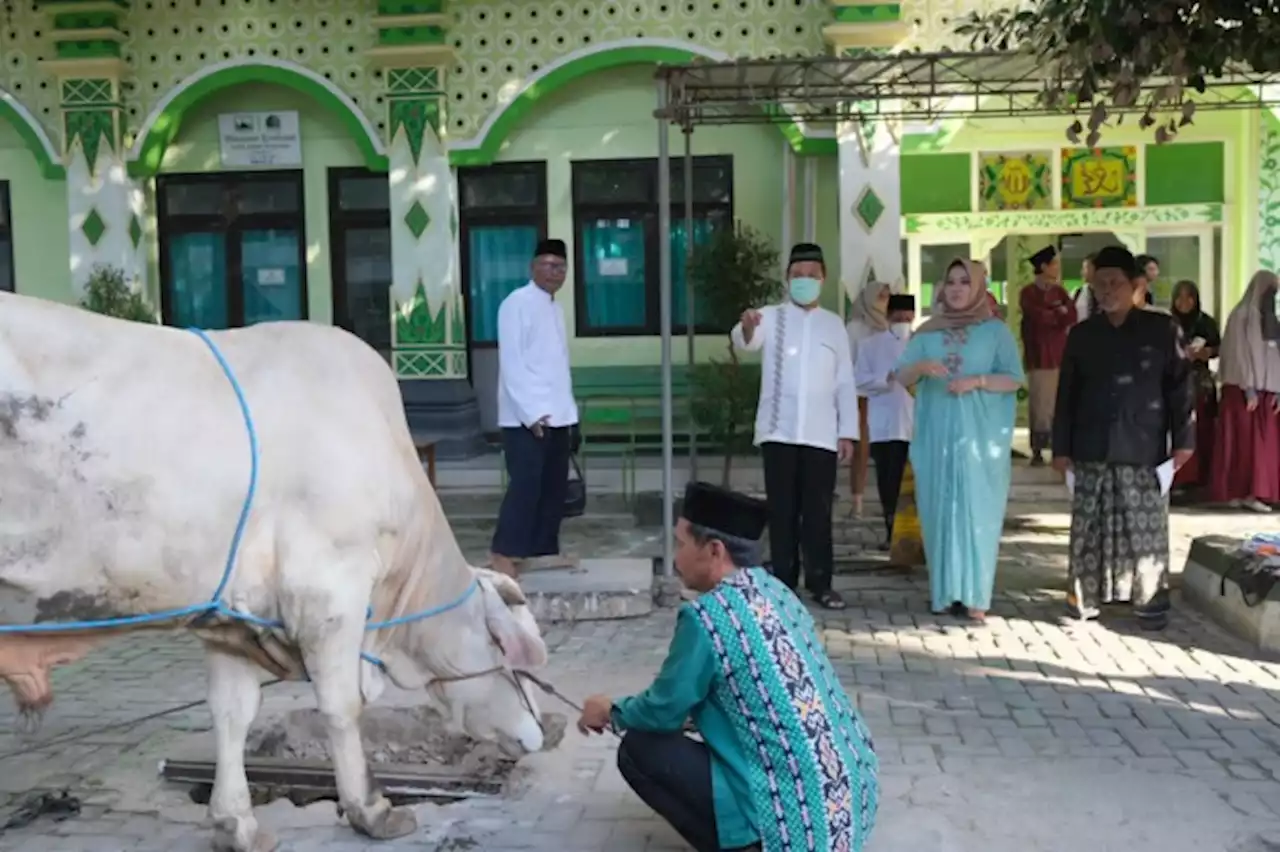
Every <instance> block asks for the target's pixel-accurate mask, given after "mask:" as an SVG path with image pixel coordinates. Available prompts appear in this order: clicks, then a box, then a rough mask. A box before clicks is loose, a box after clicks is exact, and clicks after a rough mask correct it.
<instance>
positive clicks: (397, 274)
mask: <svg viewBox="0 0 1280 852" xmlns="http://www.w3.org/2000/svg"><path fill="white" fill-rule="evenodd" d="M392 10H394V14H392V13H390V12H391V11H392ZM379 11H380V13H381V14H379V15H378V16H377V18H376V19H375V20H376V22H377V25H378V42H379V44H378V47H375V48H373V49H372V50H370V51H369V58H370V59H371V60H372V61H373V62H374V64H375V65H378V66H380V67H381V68H382V69H383V79H384V81H385V84H386V103H387V158H388V170H387V175H388V179H389V181H390V184H391V259H392V280H391V305H392V314H393V317H392V345H393V355H392V358H393V363H394V366H395V370H396V375H397V376H400V377H401V378H405V379H447V378H466V375H467V369H466V336H465V326H464V323H463V317H462V311H463V307H462V295H461V290H460V289H459V277H460V276H459V271H458V266H459V261H458V251H457V239H456V237H457V231H458V225H457V221H458V219H457V212H456V201H457V199H456V195H457V192H456V189H455V182H454V178H453V174H452V172H451V170H450V168H449V155H448V152H447V151H446V150H445V147H444V141H443V140H442V138H441V132H442V128H443V127H444V108H445V93H444V75H445V68H446V67H447V66H448V65H449V63H450V62H452V61H453V48H452V47H450V46H449V45H447V44H446V43H445V26H446V24H447V19H446V16H445V15H444V14H443V9H442V8H441V3H440V0H420V2H414V0H382V2H380V3H379Z"/></svg>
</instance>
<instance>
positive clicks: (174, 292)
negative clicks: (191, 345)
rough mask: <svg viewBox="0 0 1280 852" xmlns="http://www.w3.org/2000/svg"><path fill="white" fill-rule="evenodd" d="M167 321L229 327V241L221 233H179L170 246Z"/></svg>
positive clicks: (211, 326) (202, 326)
mask: <svg viewBox="0 0 1280 852" xmlns="http://www.w3.org/2000/svg"><path fill="white" fill-rule="evenodd" d="M167 256H168V260H169V275H168V276H167V285H168V293H169V298H168V300H167V303H166V312H167V313H168V314H169V316H168V317H167V318H166V322H169V323H170V324H171V325H176V326H181V327H182V328H191V327H195V328H227V327H228V325H230V320H229V318H228V315H227V304H228V299H227V241H226V237H225V236H223V235H222V234H219V233H212V232H203V231H196V232H192V233H187V234H175V235H174V236H173V238H172V240H171V241H170V243H169V245H168V252H167Z"/></svg>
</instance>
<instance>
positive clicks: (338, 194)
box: [329, 168, 391, 362]
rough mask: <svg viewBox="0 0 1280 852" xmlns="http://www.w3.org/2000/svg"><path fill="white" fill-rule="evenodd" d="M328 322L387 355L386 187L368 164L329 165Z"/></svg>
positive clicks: (388, 268) (388, 194) (388, 250)
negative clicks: (330, 296) (330, 294)
mask: <svg viewBox="0 0 1280 852" xmlns="http://www.w3.org/2000/svg"><path fill="white" fill-rule="evenodd" d="M329 257H330V269H332V270H333V324H334V325H336V326H338V327H339V328H344V329H346V330H347V331H349V332H351V333H352V334H354V335H355V336H356V337H358V338H360V339H361V340H363V341H364V342H365V343H367V344H369V345H370V346H371V347H373V348H374V349H376V350H378V352H380V353H382V357H384V358H386V359H387V361H388V362H389V361H390V360H391V187H390V184H389V183H388V182H387V176H386V175H385V174H377V173H375V172H371V171H369V170H368V169H346V168H344V169H330V170H329Z"/></svg>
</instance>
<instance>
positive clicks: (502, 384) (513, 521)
mask: <svg viewBox="0 0 1280 852" xmlns="http://www.w3.org/2000/svg"><path fill="white" fill-rule="evenodd" d="M567 271H568V264H567V261H566V253H565V246H564V241H563V240H543V241H542V242H540V243H538V247H537V249H536V250H535V252H534V258H533V266H532V274H533V278H532V280H530V282H529V283H528V284H526V285H525V286H523V287H521V288H520V289H518V290H515V291H514V292H512V293H511V295H509V296H507V298H505V299H503V300H502V306H501V307H499V308H498V425H499V426H500V427H501V428H502V448H503V452H504V453H505V455H506V464H507V477H508V483H507V493H506V496H505V497H503V500H502V508H501V509H500V510H499V511H498V526H497V529H496V530H494V533H493V544H492V546H491V548H490V549H491V551H492V553H491V555H490V564H491V565H492V566H493V568H494V569H495V570H498V571H502V572H503V573H504V574H508V575H510V576H512V577H514V576H516V575H517V574H518V566H517V562H518V561H519V562H523V561H524V560H527V559H539V560H540V561H542V562H543V563H546V566H547V567H550V566H551V565H553V564H554V565H568V564H571V560H568V559H566V558H565V557H563V556H562V555H561V554H560V521H561V520H562V519H563V517H564V503H565V496H566V493H567V490H568V484H569V454H570V453H571V452H572V451H573V450H574V449H576V447H574V444H575V443H576V442H577V433H578V404H577V402H576V401H575V400H574V398H573V380H572V378H571V376H570V372H569V344H568V339H567V338H566V336H565V331H564V314H563V312H562V311H561V310H560V306H559V305H557V304H556V299H555V296H556V293H557V292H559V290H560V288H561V287H562V286H564V277H565V273H566V272H567Z"/></svg>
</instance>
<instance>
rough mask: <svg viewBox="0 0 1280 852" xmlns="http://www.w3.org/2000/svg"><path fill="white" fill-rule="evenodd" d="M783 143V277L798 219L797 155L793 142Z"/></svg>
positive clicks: (785, 141) (781, 262) (782, 141)
mask: <svg viewBox="0 0 1280 852" xmlns="http://www.w3.org/2000/svg"><path fill="white" fill-rule="evenodd" d="M779 143H780V144H781V145H782V253H781V254H780V255H779V257H778V261H779V265H780V266H781V267H782V269H781V272H782V278H783V279H784V280H785V279H786V277H787V255H786V252H787V251H788V250H789V249H790V248H791V246H792V245H793V244H794V243H795V242H796V241H795V240H793V239H792V238H791V235H792V233H793V231H794V230H795V221H796V155H795V152H794V151H793V150H792V149H791V142H789V141H788V140H786V139H781V140H779Z"/></svg>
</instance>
